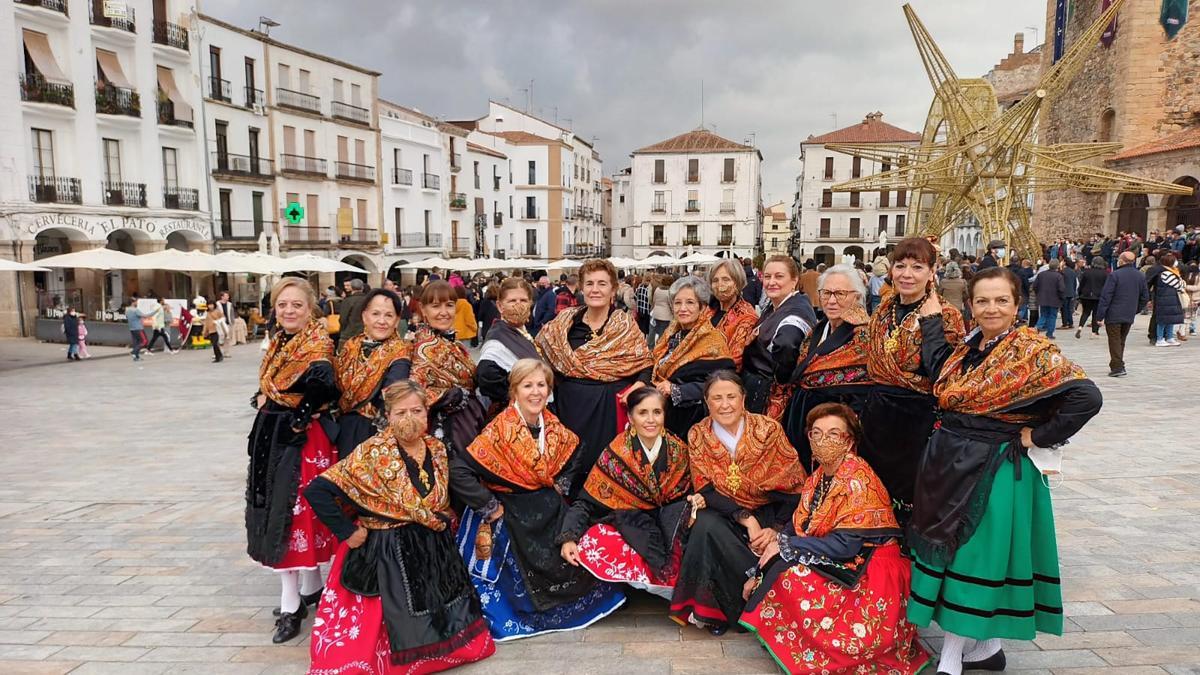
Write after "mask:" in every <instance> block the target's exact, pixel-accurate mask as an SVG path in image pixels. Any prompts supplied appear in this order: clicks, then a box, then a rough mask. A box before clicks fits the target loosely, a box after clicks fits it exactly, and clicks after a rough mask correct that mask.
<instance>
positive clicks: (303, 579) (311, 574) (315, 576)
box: [300, 567, 325, 595]
mask: <svg viewBox="0 0 1200 675" xmlns="http://www.w3.org/2000/svg"><path fill="white" fill-rule="evenodd" d="M324 585H325V584H324V582H323V581H322V580H321V568H319V567H317V568H313V569H311V570H300V595H312V594H313V593H316V592H317V591H319V590H321V586H324Z"/></svg>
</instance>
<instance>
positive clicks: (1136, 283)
mask: <svg viewBox="0 0 1200 675" xmlns="http://www.w3.org/2000/svg"><path fill="white" fill-rule="evenodd" d="M1135 260H1136V258H1135V257H1134V255H1133V253H1132V252H1130V251H1125V252H1124V253H1122V254H1121V255H1119V256H1118V257H1117V269H1116V270H1114V271H1113V273H1112V274H1110V275H1108V279H1107V280H1106V281H1105V282H1104V288H1103V289H1102V290H1101V291H1100V302H1099V304H1098V305H1097V307H1096V316H1097V317H1098V320H1099V321H1100V322H1101V323H1102V324H1103V325H1104V331H1105V333H1106V334H1107V335H1108V358H1109V361H1108V376H1109V377H1124V376H1125V375H1126V372H1125V340H1126V338H1128V337H1129V327H1130V326H1132V325H1133V319H1134V317H1136V316H1137V314H1138V312H1140V311H1142V308H1143V307H1145V306H1146V303H1147V302H1149V300H1150V290H1149V289H1148V288H1147V287H1146V277H1144V276H1143V275H1142V273H1141V272H1139V271H1138V268H1137V267H1136V266H1135V264H1134V263H1135Z"/></svg>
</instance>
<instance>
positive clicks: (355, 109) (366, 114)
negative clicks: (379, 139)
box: [329, 101, 371, 126]
mask: <svg viewBox="0 0 1200 675" xmlns="http://www.w3.org/2000/svg"><path fill="white" fill-rule="evenodd" d="M329 112H330V114H331V115H332V116H333V117H334V118H336V119H339V120H346V121H347V122H354V123H355V124H365V125H367V126H371V111H370V109H368V108H363V107H360V106H356V105H350V104H349V103H342V102H341V101H334V102H333V103H330V104H329Z"/></svg>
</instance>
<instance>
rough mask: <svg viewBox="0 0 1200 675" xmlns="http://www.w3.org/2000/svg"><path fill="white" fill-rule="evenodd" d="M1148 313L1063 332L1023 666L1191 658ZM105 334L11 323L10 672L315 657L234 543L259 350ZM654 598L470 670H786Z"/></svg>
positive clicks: (1166, 402) (1185, 531)
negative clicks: (1093, 331)
mask: <svg viewBox="0 0 1200 675" xmlns="http://www.w3.org/2000/svg"><path fill="white" fill-rule="evenodd" d="M1144 332H1145V331H1144V326H1143V327H1142V329H1141V331H1140V332H1139V331H1138V330H1136V329H1135V331H1134V332H1133V335H1131V337H1130V343H1131V344H1130V347H1129V354H1128V359H1127V360H1128V363H1129V366H1128V367H1129V371H1130V375H1129V377H1127V378H1124V379H1120V380H1113V379H1110V378H1108V377H1105V373H1106V372H1107V367H1106V366H1107V354H1106V351H1105V343H1104V340H1103V339H1102V338H1098V339H1088V337H1087V336H1086V335H1085V336H1084V339H1082V340H1075V339H1074V337H1073V336H1072V334H1071V333H1069V332H1066V331H1063V332H1060V333H1059V342H1060V344H1062V345H1063V346H1064V348H1065V349H1066V350H1067V353H1068V354H1069V355H1070V356H1072V357H1073V358H1075V359H1076V360H1078V361H1079V362H1080V363H1081V364H1082V365H1083V366H1084V367H1085V368H1086V369H1087V370H1088V372H1089V373H1091V374H1092V375H1093V376H1094V377H1095V378H1096V381H1097V382H1098V384H1099V385H1100V387H1101V388H1102V389H1103V391H1104V395H1105V399H1106V401H1105V408H1104V411H1103V412H1102V413H1101V415H1100V417H1099V418H1098V419H1097V420H1095V421H1094V422H1093V423H1092V424H1091V425H1090V426H1089V427H1088V428H1087V429H1086V430H1085V431H1084V432H1083V433H1082V434H1081V435H1080V436H1079V437H1077V439H1076V440H1075V442H1074V443H1072V444H1071V445H1070V446H1069V448H1068V450H1067V459H1066V482H1065V484H1063V485H1062V486H1061V487H1059V488H1057V489H1056V491H1055V492H1054V499H1055V505H1056V508H1057V516H1058V519H1057V523H1058V528H1059V543H1060V546H1061V549H1062V564H1063V568H1062V575H1063V581H1064V585H1065V594H1066V600H1067V603H1066V612H1067V616H1068V619H1067V622H1066V631H1067V632H1066V633H1065V635H1064V636H1063V637H1061V638H1059V637H1048V636H1047V637H1041V638H1039V639H1038V640H1037V641H1036V642H1033V643H1010V644H1009V645H1008V647H1007V648H1008V652H1009V665H1010V671H1011V672H1024V673H1055V674H1063V675H1066V674H1068V673H1077V674H1080V675H1083V674H1086V673H1092V672H1100V671H1102V670H1103V671H1105V672H1114V673H1125V674H1135V673H1136V674H1141V673H1163V672H1170V673H1177V674H1178V673H1200V564H1198V563H1200V444H1197V442H1196V426H1195V420H1196V419H1197V413H1200V406H1198V405H1197V403H1196V401H1195V397H1194V394H1193V392H1195V391H1197V389H1198V388H1200V370H1198V368H1197V366H1198V365H1200V355H1198V352H1200V339H1194V340H1192V341H1191V342H1189V343H1187V344H1185V345H1184V346H1183V347H1179V348H1175V349H1154V348H1151V347H1148V346H1147V344H1146V342H1145V341H1144V340H1143V339H1135V338H1140V337H1141V336H1142V335H1143V334H1144ZM97 351H102V356H103V357H98V358H96V359H93V360H91V361H84V362H81V363H66V362H65V361H63V356H64V351H63V347H62V346H61V345H43V344H36V343H33V342H31V341H18V340H7V341H5V340H0V410H3V412H4V415H5V419H6V423H5V425H4V431H3V433H2V434H0V438H2V439H3V444H2V447H3V449H4V454H5V460H6V461H5V466H6V470H5V471H4V479H3V480H2V481H0V673H6V674H7V673H65V672H71V673H78V674H83V673H122V674H125V673H131V674H138V673H165V672H170V673H181V672H188V673H222V674H226V673H229V674H240V673H299V672H303V671H304V670H305V667H306V664H307V659H308V641H307V639H304V640H302V641H299V642H297V643H295V644H290V645H286V646H273V645H272V644H271V643H270V631H271V628H272V617H271V610H272V608H274V607H275V606H276V604H277V602H278V586H277V584H276V582H275V579H274V578H273V576H272V575H271V574H270V573H268V572H265V571H263V570H262V569H260V568H258V567H257V566H256V565H254V564H253V563H251V562H250V561H249V560H248V559H247V558H246V556H245V555H244V553H243V530H242V526H241V517H242V503H243V502H242V493H243V486H244V472H245V462H246V455H245V450H244V448H245V441H244V439H245V436H246V433H247V431H248V429H249V426H250V422H251V418H252V411H251V409H250V407H249V406H248V405H247V402H248V399H249V396H250V394H251V392H252V391H253V390H254V388H255V373H256V367H257V362H258V350H257V348H256V347H254V346H242V347H238V348H236V349H234V350H233V355H232V358H231V359H230V360H229V361H227V362H225V363H223V364H220V365H214V364H211V363H210V362H209V357H208V355H207V354H203V353H183V354H179V355H177V356H168V355H155V356H153V357H148V358H147V359H146V360H144V361H143V362H142V363H140V364H134V363H132V362H131V361H130V360H129V358H128V357H127V356H123V357H122V356H117V355H119V354H120V353H121V352H120V350H117V349H107V350H97ZM664 609H665V606H664V604H663V603H662V602H661V601H658V600H654V599H651V598H649V597H646V596H639V597H636V598H634V599H633V600H632V601H631V603H630V605H629V606H628V607H627V608H626V609H624V610H622V611H620V612H618V613H617V614H616V615H614V616H612V617H610V618H608V619H605V620H604V621H602V622H601V623H599V624H597V625H596V626H593V627H592V628H589V629H587V630H585V631H580V632H573V633H564V634H557V635H552V636H547V637H543V638H536V639H531V640H523V641H519V642H517V643H510V644H506V645H501V646H500V648H499V652H498V653H497V655H496V656H495V657H493V658H492V659H490V660H488V661H486V662H484V663H483V664H480V665H479V666H476V667H474V668H470V669H466V670H464V671H462V672H470V673H510V672H512V673H517V672H519V673H522V674H523V675H532V674H534V673H551V672H555V673H557V672H580V673H602V672H613V673H639V674H640V673H770V672H774V668H773V666H772V664H771V662H770V661H769V660H768V659H767V657H766V655H765V652H763V651H762V650H761V649H760V648H759V647H758V646H757V644H756V643H755V642H754V641H753V640H752V639H751V638H750V637H748V636H746V635H727V636H725V638H723V639H714V638H711V637H709V636H708V635H707V634H704V633H701V632H700V631H698V630H695V629H680V628H679V627H677V626H676V625H675V624H673V623H671V622H670V621H669V620H668V619H667V618H666V617H665V613H664ZM926 639H927V640H928V641H929V642H930V644H931V645H932V646H933V647H934V648H936V647H937V643H938V638H937V635H936V632H929V633H927V634H926Z"/></svg>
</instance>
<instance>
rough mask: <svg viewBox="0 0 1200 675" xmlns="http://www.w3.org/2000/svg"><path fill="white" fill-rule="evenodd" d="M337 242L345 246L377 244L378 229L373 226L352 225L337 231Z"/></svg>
mask: <svg viewBox="0 0 1200 675" xmlns="http://www.w3.org/2000/svg"><path fill="white" fill-rule="evenodd" d="M338 243H340V244H343V245H345V246H378V245H379V230H377V229H375V228H373V227H354V228H351V229H350V231H349V232H339V233H338Z"/></svg>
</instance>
